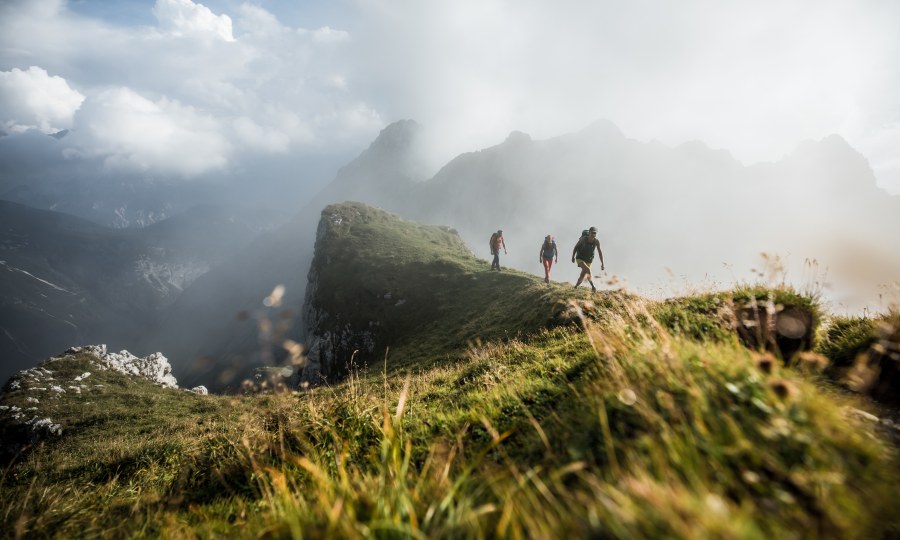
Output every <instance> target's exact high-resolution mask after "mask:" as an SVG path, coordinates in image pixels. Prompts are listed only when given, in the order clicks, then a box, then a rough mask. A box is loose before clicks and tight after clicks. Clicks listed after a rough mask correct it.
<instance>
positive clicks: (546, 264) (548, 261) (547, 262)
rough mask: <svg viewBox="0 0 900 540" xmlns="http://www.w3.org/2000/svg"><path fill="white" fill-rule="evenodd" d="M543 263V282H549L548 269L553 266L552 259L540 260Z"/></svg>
mask: <svg viewBox="0 0 900 540" xmlns="http://www.w3.org/2000/svg"><path fill="white" fill-rule="evenodd" d="M542 260H543V261H544V281H550V267H551V266H553V259H546V258H545V259H542Z"/></svg>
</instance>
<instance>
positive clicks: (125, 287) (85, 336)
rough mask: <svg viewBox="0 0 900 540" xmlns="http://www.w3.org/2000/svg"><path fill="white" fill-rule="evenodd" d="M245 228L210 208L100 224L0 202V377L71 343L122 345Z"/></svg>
mask: <svg viewBox="0 0 900 540" xmlns="http://www.w3.org/2000/svg"><path fill="white" fill-rule="evenodd" d="M254 234H256V233H255V231H254V230H253V228H252V227H251V226H249V225H248V224H246V223H243V222H240V221H239V220H234V219H232V217H231V216H230V215H229V214H227V212H223V211H222V210H221V209H216V208H211V207H207V208H201V209H197V211H196V212H194V213H192V214H191V215H185V216H181V217H179V218H177V219H174V220H172V221H166V222H163V223H159V224H156V225H154V226H151V227H147V228H144V229H109V228H105V227H100V226H98V225H95V224H93V223H90V222H88V221H85V220H83V219H80V218H77V217H74V216H69V215H66V214H62V213H59V212H52V211H47V210H37V209H33V208H28V207H25V206H22V205H19V204H16V203H12V202H9V201H0V261H2V263H0V276H2V279H0V328H2V331H0V354H3V357H4V358H5V359H6V360H5V362H4V365H3V366H2V368H0V376H3V377H8V376H9V375H10V374H12V373H13V372H14V371H15V370H17V369H22V368H23V367H25V366H28V365H32V364H33V363H34V362H36V361H37V360H40V359H41V358H45V357H46V356H47V355H48V354H52V353H53V352H54V351H58V350H60V349H61V348H62V349H65V348H67V347H69V346H73V345H79V344H84V343H98V342H103V343H108V344H110V346H112V347H121V346H125V345H126V344H128V343H130V342H132V341H133V340H135V339H136V337H137V336H138V335H139V334H141V333H143V332H145V331H146V329H147V327H148V326H149V325H150V324H151V322H152V321H153V320H154V319H155V317H156V314H157V312H158V311H159V310H160V309H162V308H163V307H165V306H167V305H170V304H171V303H172V302H174V301H175V299H176V298H177V297H178V296H179V295H180V294H181V292H182V290H183V289H184V288H185V287H187V286H188V285H189V284H190V283H191V282H192V281H193V280H195V279H196V278H197V277H198V276H200V275H201V274H203V273H205V272H206V271H208V270H209V269H210V268H211V267H213V266H215V265H217V264H220V263H221V262H222V261H223V260H224V259H225V258H226V256H227V255H228V254H229V253H230V252H231V251H232V250H233V249H235V248H236V247H239V246H241V245H243V244H245V243H246V242H247V241H249V238H251V237H252V236H253V235H254Z"/></svg>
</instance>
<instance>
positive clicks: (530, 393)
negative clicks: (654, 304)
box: [0, 303, 898, 538]
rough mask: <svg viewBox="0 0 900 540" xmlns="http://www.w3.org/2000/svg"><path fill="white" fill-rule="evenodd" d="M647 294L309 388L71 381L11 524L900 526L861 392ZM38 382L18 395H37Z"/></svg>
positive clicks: (887, 462) (275, 532) (68, 364)
mask: <svg viewBox="0 0 900 540" xmlns="http://www.w3.org/2000/svg"><path fill="white" fill-rule="evenodd" d="M642 309H643V308H641V307H640V303H637V304H635V305H632V306H630V309H629V310H626V311H624V312H619V313H615V314H614V315H615V316H610V317H608V318H607V320H606V321H604V322H602V323H597V322H592V321H590V320H589V319H588V320H587V321H586V323H585V324H586V329H578V328H572V327H568V328H558V329H552V330H544V331H540V332H538V333H536V334H535V335H532V336H531V337H530V339H529V340H528V341H527V342H524V341H520V340H509V341H507V342H504V343H497V344H485V345H483V346H481V347H474V348H472V349H471V350H470V353H469V354H468V355H467V357H466V358H465V359H464V360H461V361H459V362H456V363H451V364H444V365H440V366H434V367H431V368H429V369H422V370H418V371H415V372H412V373H411V374H410V375H408V376H407V377H405V378H390V379H387V378H385V377H383V376H382V374H369V375H368V376H362V375H360V374H357V375H354V376H352V377H351V378H350V379H349V380H348V381H346V382H345V383H344V384H342V385H340V386H336V387H329V388H321V389H318V390H316V391H314V392H309V393H303V394H297V393H286V394H276V395H248V396H245V397H224V396H195V395H193V394H190V393H186V392H183V391H177V390H166V389H162V388H158V387H155V386H153V385H152V384H150V383H145V382H140V381H137V380H134V379H132V378H130V377H127V376H124V375H119V374H116V373H113V372H101V373H95V375H92V377H91V379H93V378H94V377H96V379H94V380H93V381H91V382H92V383H93V384H103V385H104V387H103V388H102V389H97V390H96V392H94V391H90V392H83V393H82V394H80V395H77V396H75V395H70V394H66V395H65V396H64V397H62V398H60V399H59V400H55V401H54V403H53V405H52V407H53V408H51V409H50V410H49V411H48V413H49V415H50V416H51V417H53V418H54V420H55V421H59V422H61V423H63V424H64V434H63V435H62V436H61V437H48V438H45V439H44V440H43V442H42V443H40V444H39V445H37V446H36V447H34V448H33V449H31V450H30V451H29V452H28V453H27V454H26V455H24V456H20V457H19V458H18V459H17V460H16V461H15V462H13V463H12V464H11V465H9V466H7V468H6V469H5V470H4V474H3V477H2V485H0V496H2V500H3V501H6V502H5V503H4V506H5V508H3V514H2V516H0V517H2V521H0V528H2V529H3V530H6V531H14V532H16V533H18V534H21V535H22V536H29V537H32V536H106V537H122V536H171V537H194V536H200V537H205V536H211V535H217V534H225V535H229V536H246V537H256V536H259V535H272V536H274V537H282V536H295V537H299V536H305V537H335V538H352V537H367V536H390V537H394V536H399V537H428V538H432V537H438V538H440V537H459V536H464V537H486V536H503V537H535V536H536V537H547V536H551V537H571V536H591V535H599V536H615V537H622V536H628V537H632V536H637V537H659V536H674V537H695V536H697V535H700V536H719V537H740V538H748V537H749V538H752V537H760V538H762V537H772V536H774V537H795V536H806V535H810V536H830V537H871V536H872V535H879V534H887V533H890V532H891V531H893V533H896V532H897V531H898V529H897V525H898V524H897V520H896V516H892V515H891V514H890V510H891V508H892V501H893V500H894V498H895V497H896V495H897V486H898V483H897V480H898V478H897V476H896V474H897V467H896V465H897V463H896V450H891V447H890V446H889V445H888V444H887V443H886V442H884V441H883V440H882V439H881V438H880V435H879V434H878V433H877V432H876V431H874V427H873V426H872V425H871V424H868V423H865V422H863V421H861V420H857V419H856V417H855V416H853V415H851V414H849V413H848V410H849V409H848V408H849V407H853V406H858V405H857V403H856V402H855V400H854V399H853V398H850V397H842V396H836V395H833V394H830V393H828V392H825V391H822V390H820V389H819V388H818V387H817V385H816V384H815V382H814V381H813V380H810V379H808V378H807V377H805V376H804V375H802V374H799V373H795V372H793V371H792V370H790V369H787V368H782V369H777V370H776V372H775V373H766V372H764V371H761V370H760V369H758V368H757V365H756V356H757V353H754V352H752V351H749V350H747V349H745V348H743V347H741V346H739V345H737V344H735V343H715V344H713V343H698V342H696V341H694V340H692V339H687V338H685V337H682V336H678V335H677V334H673V333H671V332H669V331H667V330H665V329H664V328H662V326H661V325H658V324H657V323H654V322H653V321H654V319H652V317H650V316H649V314H648V313H646V312H644V311H642ZM639 321H641V322H639ZM648 325H649V326H652V327H653V326H655V327H654V328H649V329H647V330H635V329H636V328H647V327H648ZM47 367H48V369H51V370H52V371H54V377H55V378H57V379H60V378H64V377H68V376H70V375H71V376H74V375H75V374H77V373H78V374H80V373H81V372H83V371H92V370H91V369H88V368H89V365H87V360H86V359H83V358H75V359H71V360H68V361H57V362H53V363H50V364H49V365H48V366H47ZM92 372H94V371H92ZM88 380H90V379H88ZM98 381H102V382H98ZM22 395H24V393H23V392H20V393H16V392H12V393H7V394H6V395H5V396H4V398H3V404H4V405H10V404H14V403H21V404H24V403H23V402H22V399H21V397H22ZM399 402H402V404H400V403H399ZM88 403H90V404H92V405H96V407H93V406H89V405H88ZM132 514H134V515H136V516H137V519H126V517H127V516H130V515H132Z"/></svg>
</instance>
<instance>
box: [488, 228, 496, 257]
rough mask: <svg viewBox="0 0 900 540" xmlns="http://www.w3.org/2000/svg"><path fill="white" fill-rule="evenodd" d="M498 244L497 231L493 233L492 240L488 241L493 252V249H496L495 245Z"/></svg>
mask: <svg viewBox="0 0 900 540" xmlns="http://www.w3.org/2000/svg"><path fill="white" fill-rule="evenodd" d="M496 244H497V233H494V234H492V235H491V240H490V242H488V245H489V246H490V248H491V252H492V253H493V251H494V246H495V245H496Z"/></svg>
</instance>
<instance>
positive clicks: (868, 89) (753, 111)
mask: <svg viewBox="0 0 900 540" xmlns="http://www.w3.org/2000/svg"><path fill="white" fill-rule="evenodd" d="M897 28H900V2H896V1H894V0H853V1H850V0H847V1H840V2H837V1H827V0H800V1H792V2H780V1H768V0H754V1H746V2H743V1H739V2H721V1H717V0H690V1H679V2H670V1H642V0H637V1H627V2H626V1H624V0H619V1H605V0H604V1H599V0H590V1H587V0H586V1H571V0H562V1H557V2H545V1H537V0H517V1H512V0H509V1H491V0H471V1H469V0H434V1H416V0H328V1H324V0H322V1H308V2H293V1H286V0H285V1H266V0H257V1H255V2H241V1H238V0H208V1H206V2H204V3H203V4H201V3H195V2H192V1H191V0H156V1H155V2H154V1H153V0H123V1H117V2H114V1H112V0H70V1H69V2H65V1H63V0H0V129H2V130H3V131H5V132H7V133H9V134H10V136H11V137H14V136H16V135H17V134H20V133H22V132H25V131H28V130H40V131H42V132H44V133H53V132H55V131H59V130H62V129H70V130H72V132H71V134H70V135H69V136H67V137H66V138H64V139H63V140H62V141H60V143H61V144H60V147H61V148H60V153H61V155H62V156H64V158H61V159H66V160H90V162H91V163H98V164H101V165H100V166H102V167H103V168H104V169H105V170H106V171H112V172H117V171H121V172H131V173H134V172H138V173H141V174H152V175H156V176H173V177H177V178H196V177H210V176H215V175H233V174H237V172H238V171H241V170H242V168H243V167H248V166H250V165H248V164H252V163H255V162H259V161H260V160H261V159H272V160H275V161H277V162H278V163H283V164H284V167H283V169H282V170H283V171H284V172H285V173H287V172H289V171H290V170H291V160H292V159H293V158H292V156H295V155H305V156H310V155H315V154H316V153H317V152H328V153H331V154H335V153H337V154H346V157H347V160H349V159H350V158H352V157H353V156H355V155H356V154H358V153H359V152H360V151H361V150H362V149H363V148H365V146H366V145H367V144H368V143H369V142H370V141H371V140H372V139H374V137H375V136H376V135H377V133H378V132H379V130H380V129H381V128H383V127H384V126H385V125H387V124H388V123H390V122H393V121H395V120H398V119H402V118H412V119H415V120H417V121H418V122H419V123H421V124H422V125H424V126H425V128H426V130H427V132H428V133H430V134H431V136H432V137H433V140H434V141H435V146H434V150H435V155H434V163H435V165H438V164H441V163H442V162H444V161H446V160H448V159H449V158H451V157H453V156H454V155H456V154H457V153H460V152H464V151H470V150H475V149H478V148H481V147H485V146H489V145H493V144H496V143H499V142H500V141H502V140H503V139H504V138H505V137H506V135H507V134H508V133H509V132H510V131H512V130H520V131H524V132H527V133H529V134H531V135H532V136H533V137H534V138H538V139H540V138H548V137H552V136H556V135H560V134H563V133H567V132H571V131H575V130H578V129H580V128H582V127H584V126H586V125H587V124H589V123H591V121H593V120H595V119H599V118H608V119H610V120H612V121H613V122H615V123H616V124H617V125H619V127H620V128H621V129H622V131H623V132H624V133H625V134H626V135H627V136H629V137H632V138H635V139H639V140H643V141H649V140H653V139H657V140H660V141H662V142H664V143H666V144H670V145H676V144H679V143H681V142H684V141H687V140H691V139H701V140H703V141H705V142H707V143H708V144H709V145H710V146H712V147H714V148H726V149H728V150H730V151H731V152H732V154H733V155H734V156H735V157H736V158H737V159H739V160H741V161H743V162H744V163H745V164H750V163H754V162H757V161H768V160H775V159H778V158H780V157H781V156H783V155H784V154H786V153H789V152H791V151H792V150H793V149H794V148H795V147H796V146H797V144H798V143H799V142H800V141H802V140H804V139H821V138H823V137H825V136H826V135H828V134H831V133H838V134H840V135H842V136H843V137H844V138H845V139H847V140H848V141H849V142H850V144H851V145H853V146H854V147H855V148H856V149H858V150H859V151H860V152H862V153H863V154H864V155H865V156H866V157H867V158H868V159H869V161H870V163H871V165H872V167H873V169H874V170H875V174H876V177H877V178H878V182H879V185H881V186H882V187H884V188H885V189H887V190H888V191H890V192H892V193H900V37H898V33H897ZM4 159H10V158H8V157H5V158H4ZM31 163H32V165H31V166H37V165H34V164H33V162H31ZM4 165H10V164H4ZM277 173H278V169H276V170H275V174H277ZM48 174H49V173H48ZM325 180H327V179H325Z"/></svg>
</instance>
